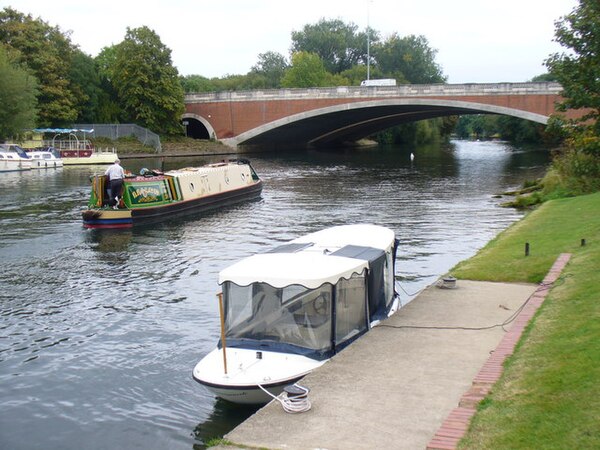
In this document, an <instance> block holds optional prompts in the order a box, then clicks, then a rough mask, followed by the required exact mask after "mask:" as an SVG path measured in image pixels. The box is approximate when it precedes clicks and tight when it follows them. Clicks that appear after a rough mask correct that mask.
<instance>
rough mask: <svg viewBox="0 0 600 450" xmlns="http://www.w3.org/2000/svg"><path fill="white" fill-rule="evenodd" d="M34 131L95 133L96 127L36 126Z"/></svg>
mask: <svg viewBox="0 0 600 450" xmlns="http://www.w3.org/2000/svg"><path fill="white" fill-rule="evenodd" d="M32 131H35V132H36V133H64V134H69V133H93V132H94V129H93V128H92V129H91V130H86V129H80V128H34V129H33V130H32Z"/></svg>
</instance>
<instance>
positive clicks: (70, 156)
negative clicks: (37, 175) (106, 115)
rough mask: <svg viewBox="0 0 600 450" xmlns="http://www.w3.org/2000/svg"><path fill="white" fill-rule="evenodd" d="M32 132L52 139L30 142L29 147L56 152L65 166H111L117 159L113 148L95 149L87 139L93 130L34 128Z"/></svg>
mask: <svg viewBox="0 0 600 450" xmlns="http://www.w3.org/2000/svg"><path fill="white" fill-rule="evenodd" d="M32 131H33V132H36V133H38V135H39V136H41V137H43V136H47V137H49V136H52V138H51V139H43V138H42V139H40V140H38V141H33V140H32V141H29V145H31V146H32V148H35V149H44V150H47V151H52V152H57V153H58V155H57V156H58V157H59V158H61V159H62V161H63V164H64V165H66V166H71V165H96V164H112V163H114V162H115V159H119V157H118V155H117V151H116V150H115V149H114V148H110V149H109V148H106V149H100V148H96V147H95V146H94V144H93V143H92V142H91V141H90V140H89V139H88V138H87V136H88V135H90V134H92V133H93V132H94V130H93V129H90V130H87V129H76V128H36V129H34V130H32Z"/></svg>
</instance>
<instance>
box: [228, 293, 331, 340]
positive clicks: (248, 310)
mask: <svg viewBox="0 0 600 450" xmlns="http://www.w3.org/2000/svg"><path fill="white" fill-rule="evenodd" d="M223 298H224V305H225V330H226V338H227V342H228V343H229V342H239V341H261V343H262V344H263V345H266V343H267V342H271V343H275V344H277V345H279V346H280V344H289V345H292V346H295V347H301V348H305V349H310V350H312V351H316V352H324V351H328V350H329V349H330V348H331V345H332V343H331V317H332V313H331V311H332V305H331V301H332V286H331V284H329V283H326V284H323V285H322V286H320V287H318V288H316V289H307V288H305V287H303V286H300V285H290V286H286V287H284V288H274V287H273V286H271V285H269V284H267V283H253V284H251V285H249V286H238V285H237V284H235V283H233V282H230V281H228V282H225V283H224V284H223Z"/></svg>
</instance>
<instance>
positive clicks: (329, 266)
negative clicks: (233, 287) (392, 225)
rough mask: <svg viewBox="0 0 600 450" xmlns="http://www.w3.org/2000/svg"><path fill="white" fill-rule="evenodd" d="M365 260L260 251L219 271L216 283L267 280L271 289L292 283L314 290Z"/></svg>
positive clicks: (364, 263) (351, 271)
mask: <svg viewBox="0 0 600 450" xmlns="http://www.w3.org/2000/svg"><path fill="white" fill-rule="evenodd" d="M367 267H368V262H367V261H364V260H358V259H353V258H345V257H341V256H332V255H324V254H318V253H263V254H259V255H254V256H251V257H249V258H246V259H243V260H242V261H240V262H238V263H237V264H234V265H232V266H230V267H228V268H227V269H225V270H223V271H221V273H220V274H219V284H222V283H224V282H226V281H231V282H233V283H235V284H237V285H238V286H248V285H250V284H252V283H267V284H270V285H271V286H273V287H275V288H283V287H286V286H290V285H292V284H297V285H301V286H304V287H306V288H309V289H316V288H318V287H319V286H321V285H323V284H324V283H330V284H336V283H337V282H338V280H339V279H340V278H346V279H349V278H350V277H352V275H353V274H356V273H361V272H362V271H363V269H365V268H367Z"/></svg>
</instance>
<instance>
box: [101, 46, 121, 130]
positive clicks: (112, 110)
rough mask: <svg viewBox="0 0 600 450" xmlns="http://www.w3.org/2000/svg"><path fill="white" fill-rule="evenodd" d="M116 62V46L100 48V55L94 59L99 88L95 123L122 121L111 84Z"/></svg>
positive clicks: (116, 95) (116, 97) (115, 94)
mask: <svg viewBox="0 0 600 450" xmlns="http://www.w3.org/2000/svg"><path fill="white" fill-rule="evenodd" d="M116 60H117V46H116V45H111V46H110V47H104V48H102V50H101V51H100V53H99V54H98V55H97V56H96V57H95V58H94V65H95V67H96V70H97V71H98V77H99V79H100V88H101V91H100V92H99V98H98V108H97V111H96V122H100V123H115V122H120V121H121V120H124V117H123V115H122V110H121V107H120V106H119V98H118V94H117V90H116V88H115V87H114V85H113V83H112V80H113V78H114V75H113V70H114V67H115V61H116Z"/></svg>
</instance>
